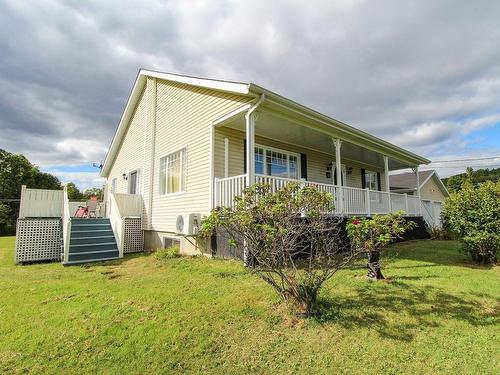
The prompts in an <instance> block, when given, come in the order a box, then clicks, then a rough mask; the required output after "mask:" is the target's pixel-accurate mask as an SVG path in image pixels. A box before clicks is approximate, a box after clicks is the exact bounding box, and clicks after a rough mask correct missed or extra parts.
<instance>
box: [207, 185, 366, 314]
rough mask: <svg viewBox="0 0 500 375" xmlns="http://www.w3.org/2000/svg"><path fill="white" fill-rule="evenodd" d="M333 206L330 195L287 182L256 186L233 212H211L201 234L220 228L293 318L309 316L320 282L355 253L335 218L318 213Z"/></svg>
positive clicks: (223, 210) (225, 209)
mask: <svg viewBox="0 0 500 375" xmlns="http://www.w3.org/2000/svg"><path fill="white" fill-rule="evenodd" d="M332 202H333V197H332V195H331V194H329V193H326V192H320V191H318V190H317V189H315V188H314V187H302V186H300V185H298V184H294V183H292V184H288V185H287V186H286V187H284V188H283V189H281V190H279V191H277V192H274V193H273V192H272V191H271V189H270V187H269V186H268V185H262V184H255V185H253V186H252V187H250V188H248V189H245V191H244V193H243V196H242V197H240V198H237V199H236V202H235V207H234V208H223V209H220V210H214V211H212V213H211V214H210V216H208V217H207V218H205V219H204V220H203V222H202V230H201V234H202V235H205V236H209V235H211V234H212V232H213V230H214V229H215V228H218V229H220V230H219V231H218V233H219V234H220V235H224V236H225V237H227V239H228V241H229V243H230V245H231V246H232V248H233V249H235V250H236V251H235V252H234V253H235V255H236V256H240V257H241V258H242V260H243V261H244V262H245V264H246V265H247V266H248V267H247V269H248V270H249V271H250V272H252V273H255V274H256V275H258V276H259V277H261V278H262V279H263V280H264V281H265V282H267V283H268V284H269V285H270V286H271V287H272V288H273V289H274V290H275V291H276V293H277V294H278V296H279V297H280V298H281V299H282V300H283V301H284V302H286V303H287V304H289V306H291V307H293V308H294V309H295V311H296V312H297V313H298V314H300V315H305V316H309V315H311V314H313V313H317V312H318V310H317V309H318V304H317V299H318V293H319V291H320V289H321V287H322V285H323V283H324V282H325V281H327V280H328V279H329V278H331V277H332V276H333V275H334V274H335V272H337V271H338V270H339V269H341V268H342V267H345V266H346V265H348V264H349V263H350V262H351V260H353V259H354V258H355V257H356V256H357V255H358V254H357V252H356V251H355V250H353V249H351V248H350V247H348V246H346V245H347V244H345V243H343V241H342V237H341V235H340V233H341V226H340V225H341V222H340V220H339V219H334V218H332V217H329V216H327V215H323V214H322V212H324V211H329V212H330V211H331V210H333V204H332ZM238 249H243V251H242V252H241V251H237V250H238ZM241 254H242V255H241Z"/></svg>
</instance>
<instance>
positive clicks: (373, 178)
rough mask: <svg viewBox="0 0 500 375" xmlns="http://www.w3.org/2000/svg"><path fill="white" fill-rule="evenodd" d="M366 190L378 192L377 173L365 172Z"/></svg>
mask: <svg viewBox="0 0 500 375" xmlns="http://www.w3.org/2000/svg"><path fill="white" fill-rule="evenodd" d="M365 188H368V189H370V190H378V178H377V172H373V171H365Z"/></svg>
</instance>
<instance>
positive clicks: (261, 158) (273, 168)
mask: <svg viewBox="0 0 500 375" xmlns="http://www.w3.org/2000/svg"><path fill="white" fill-rule="evenodd" d="M298 160H299V158H298V155H297V154H293V153H290V152H287V151H283V150H278V149H274V148H269V147H264V146H257V147H255V173H257V174H265V175H268V176H276V177H286V178H294V179H299V176H300V174H299V164H298Z"/></svg>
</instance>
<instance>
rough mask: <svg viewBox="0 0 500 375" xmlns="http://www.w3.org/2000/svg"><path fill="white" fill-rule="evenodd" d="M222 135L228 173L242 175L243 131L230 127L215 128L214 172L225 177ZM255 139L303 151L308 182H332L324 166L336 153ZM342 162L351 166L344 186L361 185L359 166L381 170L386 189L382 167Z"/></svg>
mask: <svg viewBox="0 0 500 375" xmlns="http://www.w3.org/2000/svg"><path fill="white" fill-rule="evenodd" d="M224 138H227V139H228V140H229V176H237V175H240V174H243V172H244V166H243V163H244V156H243V153H244V139H245V133H244V132H242V131H239V130H235V129H230V128H227V127H220V128H216V131H215V137H214V150H215V151H214V152H215V155H214V173H215V177H218V178H222V177H224ZM255 142H256V143H257V144H260V145H263V146H269V147H274V148H278V149H282V150H285V151H291V152H295V153H298V154H300V153H303V154H306V155H307V179H308V181H313V182H319V183H325V184H331V183H333V180H332V178H327V177H326V169H327V166H328V164H329V163H330V162H334V163H335V156H334V154H333V152H334V151H333V146H332V155H328V154H325V153H322V152H317V151H313V150H311V149H308V148H302V147H299V146H295V145H290V144H287V143H283V142H279V141H276V140H271V139H268V138H262V137H259V136H258V135H257V136H256V137H255ZM342 164H345V166H346V169H347V168H349V167H351V168H352V172H351V173H350V174H348V175H347V186H350V187H357V188H361V187H362V183H361V169H362V168H365V169H367V170H373V171H375V172H380V180H381V185H382V190H384V189H385V181H384V171H383V170H382V169H380V168H379V169H377V168H374V167H372V166H369V165H364V164H362V163H359V162H355V161H351V160H345V159H344V160H342Z"/></svg>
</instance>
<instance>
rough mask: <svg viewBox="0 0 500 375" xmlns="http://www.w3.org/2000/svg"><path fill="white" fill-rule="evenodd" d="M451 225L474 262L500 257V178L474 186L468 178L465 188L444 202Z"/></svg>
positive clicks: (448, 221) (445, 215)
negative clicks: (499, 180)
mask: <svg viewBox="0 0 500 375" xmlns="http://www.w3.org/2000/svg"><path fill="white" fill-rule="evenodd" d="M443 214H444V217H445V219H446V222H447V224H448V226H449V228H450V229H451V230H452V231H453V232H454V233H455V234H456V235H457V236H458V238H459V239H460V240H461V241H462V244H463V246H462V251H463V252H464V253H465V254H467V255H468V256H470V257H471V259H472V260H473V261H475V262H479V263H494V262H498V260H499V257H500V182H496V183H493V182H491V181H488V182H486V183H483V184H481V185H479V186H478V187H474V186H473V185H472V184H471V183H470V182H469V181H466V182H465V183H464V184H463V186H462V190H460V191H458V192H456V193H453V194H451V195H450V197H449V198H447V199H446V200H445V202H444V207H443Z"/></svg>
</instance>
